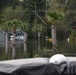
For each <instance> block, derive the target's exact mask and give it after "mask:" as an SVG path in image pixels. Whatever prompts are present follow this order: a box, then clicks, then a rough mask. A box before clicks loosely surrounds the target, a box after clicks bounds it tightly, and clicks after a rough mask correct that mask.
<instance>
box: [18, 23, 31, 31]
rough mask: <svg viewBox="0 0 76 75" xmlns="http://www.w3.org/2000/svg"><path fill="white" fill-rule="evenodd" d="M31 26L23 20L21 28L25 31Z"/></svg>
mask: <svg viewBox="0 0 76 75" xmlns="http://www.w3.org/2000/svg"><path fill="white" fill-rule="evenodd" d="M29 27H30V25H29V24H28V23H25V22H22V23H21V25H20V28H19V29H21V30H22V31H24V32H28V31H29Z"/></svg>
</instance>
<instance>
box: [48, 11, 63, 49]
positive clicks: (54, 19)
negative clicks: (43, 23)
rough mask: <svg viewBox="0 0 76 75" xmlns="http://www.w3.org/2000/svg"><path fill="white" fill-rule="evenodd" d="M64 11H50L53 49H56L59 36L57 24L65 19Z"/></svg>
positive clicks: (49, 19)
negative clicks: (57, 34) (57, 36)
mask: <svg viewBox="0 0 76 75" xmlns="http://www.w3.org/2000/svg"><path fill="white" fill-rule="evenodd" d="M63 16H64V14H63V12H59V11H54V10H51V11H49V12H48V15H47V20H48V21H49V22H51V24H52V26H51V29H52V31H51V32H52V44H53V50H56V45H57V38H56V25H57V24H58V23H59V22H60V21H61V20H62V19H63Z"/></svg>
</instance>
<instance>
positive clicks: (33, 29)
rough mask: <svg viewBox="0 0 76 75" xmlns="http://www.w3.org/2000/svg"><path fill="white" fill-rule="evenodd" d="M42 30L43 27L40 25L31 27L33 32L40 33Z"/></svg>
mask: <svg viewBox="0 0 76 75" xmlns="http://www.w3.org/2000/svg"><path fill="white" fill-rule="evenodd" d="M43 29H44V26H43V25H42V24H37V25H34V26H33V27H32V31H33V32H41V31H42V30H43Z"/></svg>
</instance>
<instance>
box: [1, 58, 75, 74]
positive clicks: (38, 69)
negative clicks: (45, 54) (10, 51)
mask: <svg viewBox="0 0 76 75" xmlns="http://www.w3.org/2000/svg"><path fill="white" fill-rule="evenodd" d="M38 61H39V62H38ZM0 75H76V62H73V61H71V62H69V63H68V62H67V63H62V64H59V65H55V64H52V63H49V58H32V59H23V60H15V61H14V60H13V61H12V60H10V61H3V62H0Z"/></svg>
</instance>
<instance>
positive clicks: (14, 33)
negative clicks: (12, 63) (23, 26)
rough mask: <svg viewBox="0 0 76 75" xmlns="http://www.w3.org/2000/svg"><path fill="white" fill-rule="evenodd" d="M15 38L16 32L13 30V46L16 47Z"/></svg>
mask: <svg viewBox="0 0 76 75" xmlns="http://www.w3.org/2000/svg"><path fill="white" fill-rule="evenodd" d="M15 38H16V30H15V29H14V30H13V37H12V46H15V45H16V44H15Z"/></svg>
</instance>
